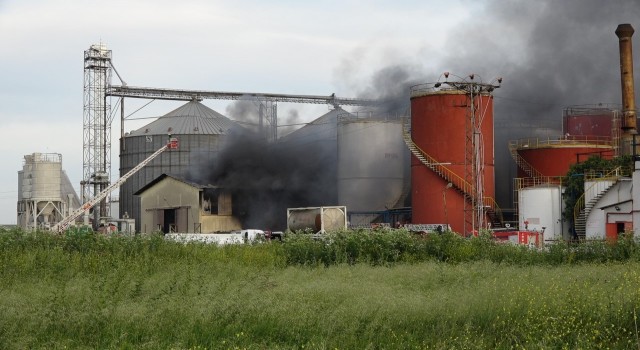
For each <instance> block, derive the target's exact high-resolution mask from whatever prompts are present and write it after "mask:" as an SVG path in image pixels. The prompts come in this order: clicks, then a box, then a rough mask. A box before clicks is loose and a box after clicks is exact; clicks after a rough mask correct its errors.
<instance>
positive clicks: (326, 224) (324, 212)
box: [287, 206, 347, 233]
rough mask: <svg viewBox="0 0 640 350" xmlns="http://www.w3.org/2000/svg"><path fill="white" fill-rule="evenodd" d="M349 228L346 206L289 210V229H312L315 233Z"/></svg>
mask: <svg viewBox="0 0 640 350" xmlns="http://www.w3.org/2000/svg"><path fill="white" fill-rule="evenodd" d="M346 228H347V208H346V207H344V206H331V207H309V208H289V209H287V229H289V230H291V231H298V230H307V229H310V230H312V231H313V232H314V233H321V232H326V231H336V230H344V229H346Z"/></svg>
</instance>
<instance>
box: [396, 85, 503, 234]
mask: <svg viewBox="0 0 640 350" xmlns="http://www.w3.org/2000/svg"><path fill="white" fill-rule="evenodd" d="M493 88H494V87H492V86H491V85H488V84H481V83H473V82H467V81H461V82H450V83H435V84H424V85H418V86H414V87H413V88H412V90H411V140H409V142H408V144H409V146H410V147H411V148H412V153H413V155H414V156H413V157H412V160H411V186H412V193H411V198H412V220H413V223H414V224H448V225H450V227H451V229H452V230H453V231H455V232H458V233H461V234H464V235H466V234H469V233H471V232H472V231H475V230H478V229H480V228H487V227H489V226H492V225H493V226H494V227H495V226H497V225H498V224H499V222H500V220H498V219H497V218H498V208H497V206H494V205H493V204H494V203H495V201H494V200H493V198H494V197H495V184H494V150H493V140H494V133H493V96H492V95H491V91H492V89H493Z"/></svg>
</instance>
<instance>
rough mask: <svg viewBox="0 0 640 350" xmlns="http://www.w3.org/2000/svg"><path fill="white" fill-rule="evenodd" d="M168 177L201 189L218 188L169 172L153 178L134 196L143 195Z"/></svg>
mask: <svg viewBox="0 0 640 350" xmlns="http://www.w3.org/2000/svg"><path fill="white" fill-rule="evenodd" d="M166 178H172V179H174V180H176V181H180V182H182V183H185V184H187V185H189V186H191V187H195V188H197V189H199V190H201V189H204V188H218V186H213V185H201V184H197V183H195V182H191V181H189V180H186V179H183V178H180V177H177V176H173V175H168V174H162V175H160V176H158V177H156V178H155V179H153V180H152V181H151V182H149V183H148V184H146V185H144V186H143V187H142V188H140V189H139V190H138V191H137V192H135V193H134V194H133V195H134V196H139V195H141V194H142V193H143V192H145V191H146V190H148V189H150V188H151V187H153V186H155V184H157V183H158V182H160V181H162V180H164V179H166Z"/></svg>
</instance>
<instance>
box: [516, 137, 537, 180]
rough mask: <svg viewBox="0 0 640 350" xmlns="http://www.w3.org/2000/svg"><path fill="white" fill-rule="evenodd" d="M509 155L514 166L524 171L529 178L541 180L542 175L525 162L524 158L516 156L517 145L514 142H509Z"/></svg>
mask: <svg viewBox="0 0 640 350" xmlns="http://www.w3.org/2000/svg"><path fill="white" fill-rule="evenodd" d="M509 153H511V158H513V160H514V161H515V162H516V165H518V167H519V168H520V169H522V170H524V172H525V173H527V175H529V177H535V178H543V177H544V175H543V174H542V173H541V172H539V171H538V170H536V168H534V167H533V166H532V165H531V164H529V162H527V161H526V160H525V159H524V158H522V157H521V156H520V154H518V144H517V143H516V142H509Z"/></svg>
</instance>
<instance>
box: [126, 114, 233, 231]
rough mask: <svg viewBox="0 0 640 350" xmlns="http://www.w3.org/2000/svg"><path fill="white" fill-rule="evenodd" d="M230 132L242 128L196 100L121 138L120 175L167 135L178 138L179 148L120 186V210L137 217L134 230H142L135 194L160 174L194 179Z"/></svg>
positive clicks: (165, 154) (157, 159)
mask: <svg viewBox="0 0 640 350" xmlns="http://www.w3.org/2000/svg"><path fill="white" fill-rule="evenodd" d="M233 133H236V134H238V135H240V134H242V127H241V126H240V125H238V124H237V123H236V122H234V121H232V120H231V119H229V118H227V117H225V116H223V115H222V114H220V113H218V112H216V111H214V110H212V109H210V108H209V107H207V106H205V105H203V104H202V103H200V102H198V101H189V102H187V103H186V104H184V105H182V106H180V107H178V108H176V109H175V110H173V111H171V112H169V113H167V114H165V115H163V116H161V117H159V118H158V119H156V120H155V121H153V122H151V123H149V124H147V125H145V126H142V127H140V128H138V129H136V130H133V131H130V132H128V133H126V134H125V135H124V137H123V138H122V140H121V149H120V175H121V176H122V175H124V174H126V173H127V172H128V171H130V170H131V169H132V168H133V167H134V166H136V165H137V164H138V163H140V162H141V161H142V160H143V159H145V158H147V157H149V155H151V154H152V153H153V152H155V151H156V150H157V149H158V148H160V147H161V146H162V145H164V144H165V143H166V142H167V139H168V135H171V136H172V137H175V138H177V139H178V140H180V147H179V148H178V149H177V150H173V151H171V152H165V153H163V154H161V155H160V156H158V157H157V158H155V159H154V160H153V161H152V162H151V163H149V164H147V165H146V166H145V167H144V168H142V169H141V170H140V171H138V172H137V173H136V174H134V175H132V176H131V178H129V179H128V180H127V181H126V182H125V183H124V184H123V185H122V186H121V187H120V194H119V198H120V212H121V213H122V214H124V213H128V215H129V216H130V217H132V218H134V219H136V221H137V223H136V229H137V230H138V231H141V230H143V228H142V226H140V222H141V221H140V220H141V216H142V213H141V211H140V210H141V209H140V203H139V200H138V198H137V197H136V196H135V195H134V194H135V193H136V192H138V191H139V190H140V189H141V188H143V187H144V186H146V185H148V184H149V183H151V182H152V181H154V180H156V179H157V178H158V177H160V176H161V175H163V174H167V175H172V176H176V177H178V178H183V179H189V180H195V179H197V176H198V171H199V168H200V167H202V166H204V165H205V164H210V163H212V162H213V161H214V160H215V158H216V157H217V155H218V153H219V152H220V150H221V149H222V147H223V144H224V142H225V139H226V138H227V137H229V135H231V134H233Z"/></svg>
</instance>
